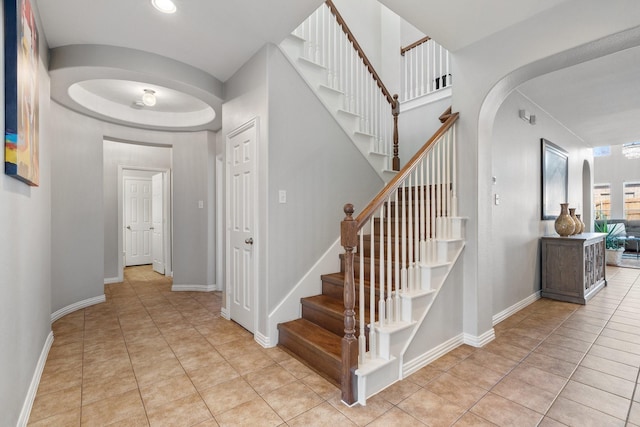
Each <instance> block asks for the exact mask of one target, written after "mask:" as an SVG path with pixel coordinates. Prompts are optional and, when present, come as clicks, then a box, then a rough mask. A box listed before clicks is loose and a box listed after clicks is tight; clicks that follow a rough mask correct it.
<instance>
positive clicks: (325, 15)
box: [293, 3, 396, 169]
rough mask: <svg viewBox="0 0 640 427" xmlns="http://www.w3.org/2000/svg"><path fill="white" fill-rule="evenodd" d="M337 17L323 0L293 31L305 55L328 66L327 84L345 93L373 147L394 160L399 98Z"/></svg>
mask: <svg viewBox="0 0 640 427" xmlns="http://www.w3.org/2000/svg"><path fill="white" fill-rule="evenodd" d="M336 18H337V17H334V15H333V14H332V12H331V10H330V8H329V6H328V4H327V3H323V4H322V6H320V7H319V8H318V9H317V10H316V11H315V12H314V13H313V14H312V15H311V16H310V17H309V18H308V19H307V20H305V21H304V22H303V23H302V24H300V26H299V27H298V28H296V29H295V30H294V32H293V34H294V35H296V36H298V37H300V38H301V39H303V40H304V41H305V43H304V46H305V47H304V50H303V52H304V53H303V55H304V57H305V59H307V60H309V61H311V62H314V63H316V64H318V65H321V66H323V67H325V68H326V70H327V81H326V86H327V87H329V88H331V89H334V90H337V91H339V92H342V93H343V94H344V97H343V100H344V101H343V107H342V109H343V110H344V111H346V112H348V113H352V114H354V115H357V116H358V117H359V123H358V131H359V132H360V133H362V134H366V135H370V136H372V137H373V143H372V146H371V149H370V150H371V151H372V152H375V153H378V154H382V155H386V156H388V157H389V159H390V160H391V156H392V155H393V154H394V140H393V130H394V129H393V111H394V109H393V107H394V104H395V102H396V101H394V100H393V98H392V97H391V96H390V95H389V94H388V92H387V93H385V92H386V88H383V87H381V86H380V85H381V83H380V82H378V81H376V80H375V79H374V77H373V76H372V74H371V70H370V69H369V66H370V65H369V66H367V65H365V62H364V59H365V58H363V57H361V53H360V52H358V50H357V49H355V48H354V46H353V43H352V41H351V40H349V37H348V36H347V34H345V31H344V30H343V25H346V24H344V23H342V24H341V23H340V22H339V21H338V19H336ZM382 86H383V85H382ZM391 168H392V166H391V164H390V165H389V169H391Z"/></svg>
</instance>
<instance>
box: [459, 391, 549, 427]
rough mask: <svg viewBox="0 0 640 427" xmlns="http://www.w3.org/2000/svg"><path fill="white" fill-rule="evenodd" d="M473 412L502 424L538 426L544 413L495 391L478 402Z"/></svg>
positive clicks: (520, 426) (521, 426)
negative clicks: (499, 394)
mask: <svg viewBox="0 0 640 427" xmlns="http://www.w3.org/2000/svg"><path fill="white" fill-rule="evenodd" d="M471 412H472V413H474V414H476V415H478V416H480V417H482V418H484V419H486V420H488V421H490V422H492V423H494V424H497V425H500V426H519V427H527V426H536V425H538V422H540V420H541V419H542V414H539V413H537V412H535V411H532V410H531V409H528V408H525V407H524V406H522V405H518V404H517V403H514V402H512V401H510V400H507V399H505V398H503V397H500V396H497V395H495V394H493V393H488V394H487V395H486V396H485V397H483V398H482V400H480V401H479V402H478V403H476V405H475V406H474V407H473V408H471Z"/></svg>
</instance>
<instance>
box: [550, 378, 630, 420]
mask: <svg viewBox="0 0 640 427" xmlns="http://www.w3.org/2000/svg"><path fill="white" fill-rule="evenodd" d="M560 396H561V397H564V398H565V399H569V400H573V401H574V402H577V403H580V404H581V405H585V406H589V407H591V408H593V409H597V410H598V411H600V412H604V413H605V414H608V415H611V416H613V417H616V418H620V419H625V418H626V416H627V411H628V410H629V405H630V404H631V402H630V400H629V399H625V398H623V397H620V396H616V395H615V394H611V393H608V392H606V391H603V390H599V389H597V388H594V387H591V386H588V385H586V384H582V383H579V382H576V381H569V382H568V383H567V385H566V387H565V388H564V390H562V392H561V393H560Z"/></svg>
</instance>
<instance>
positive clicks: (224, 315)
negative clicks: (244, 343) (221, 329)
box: [220, 307, 231, 320]
mask: <svg viewBox="0 0 640 427" xmlns="http://www.w3.org/2000/svg"><path fill="white" fill-rule="evenodd" d="M220 316H222V318H223V319H227V320H231V313H229V309H228V308H227V307H222V308H221V309H220Z"/></svg>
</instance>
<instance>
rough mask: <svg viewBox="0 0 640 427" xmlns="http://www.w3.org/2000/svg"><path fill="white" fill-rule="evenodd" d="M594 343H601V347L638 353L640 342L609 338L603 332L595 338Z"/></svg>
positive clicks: (639, 352) (639, 353) (639, 351)
mask: <svg viewBox="0 0 640 427" xmlns="http://www.w3.org/2000/svg"><path fill="white" fill-rule="evenodd" d="M639 322H640V321H639ZM596 344H597V345H601V346H603V347H608V348H613V349H616V350H621V351H626V352H627V353H633V354H635V355H640V344H635V343H633V342H629V341H623V340H620V339H616V338H611V337H608V336H604V334H603V335H600V337H598V339H597V340H596Z"/></svg>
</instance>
